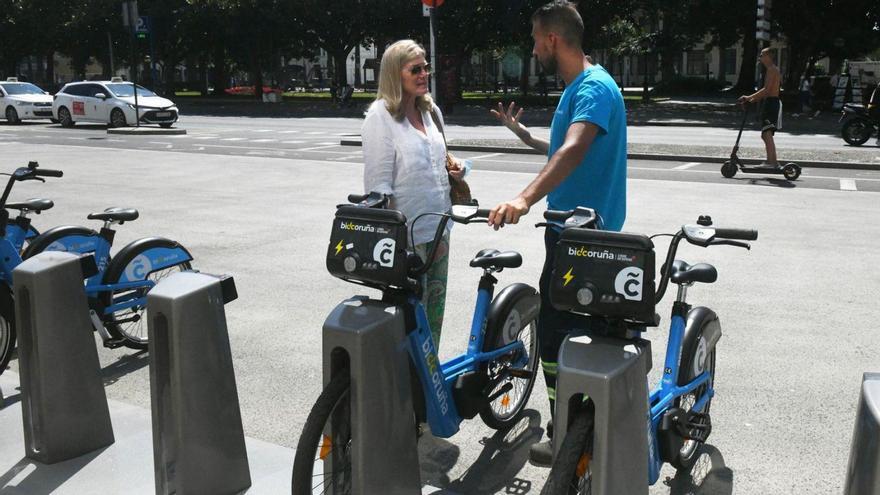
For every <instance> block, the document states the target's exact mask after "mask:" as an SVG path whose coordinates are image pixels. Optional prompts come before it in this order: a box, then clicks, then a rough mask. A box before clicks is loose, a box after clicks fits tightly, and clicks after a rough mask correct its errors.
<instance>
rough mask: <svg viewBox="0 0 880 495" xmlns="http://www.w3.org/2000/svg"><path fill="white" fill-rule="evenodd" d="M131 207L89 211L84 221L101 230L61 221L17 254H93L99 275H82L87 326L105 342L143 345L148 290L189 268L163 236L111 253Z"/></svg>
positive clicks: (133, 215)
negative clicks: (99, 223) (88, 315)
mask: <svg viewBox="0 0 880 495" xmlns="http://www.w3.org/2000/svg"><path fill="white" fill-rule="evenodd" d="M138 216H139V214H138V211H137V210H135V209H131V208H107V209H106V210H104V211H103V212H100V213H92V214H90V215H89V216H88V219H89V220H100V221H103V222H104V225H103V227H102V228H101V230H100V232H96V231H95V230H93V229H90V228H87V227H80V226H74V225H64V226H60V227H55V228H52V229H49V230H47V231H46V232H43V233H42V234H40V235H39V236H37V237H36V238H34V239H33V240H31V241H30V243H29V244H28V246H27V248H26V249H25V250H24V252H23V253H22V259H28V258H30V257H31V256H34V255H36V254H38V253H41V252H43V251H67V252H71V253H78V254H93V255H94V256H95V264H96V265H97V267H98V273H96V274H95V275H93V276H91V277H89V278H88V279H86V296H87V297H88V299H89V307H90V312H91V317H92V324H93V326H94V327H95V330H96V331H97V332H98V333H99V334H100V335H101V339H102V340H103V342H104V346H105V347H108V348H111V349H113V348H117V347H121V346H125V347H128V348H130V349H146V348H147V345H148V343H149V339H148V335H147V324H146V319H145V318H144V311H145V309H146V306H145V305H146V302H147V292H149V290H150V289H151V288H152V287H153V286H154V285H156V284H157V283H158V282H159V281H160V280H161V279H163V278H165V277H167V276H168V275H170V274H172V273H174V272H178V271H184V270H191V269H192V264H191V261H192V259H193V258H192V256H191V255H190V253H189V251H187V250H186V248H184V247H183V246H182V245H180V243H178V242H176V241H173V240H170V239H166V238H164V237H147V238H143V239H139V240H136V241H133V242H131V243H130V244H128V245H127V246H125V247H124V248H122V249H120V250H119V252H118V253H116V254H115V255H114V256H112V257H111V256H110V249H111V247H112V246H113V238H114V237H115V235H116V231H115V230H114V229H113V226H114V225H117V224H118V225H122V224H124V223H125V222H130V221H133V220H135V219H137V218H138Z"/></svg>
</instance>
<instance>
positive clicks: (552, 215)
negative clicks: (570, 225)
mask: <svg viewBox="0 0 880 495" xmlns="http://www.w3.org/2000/svg"><path fill="white" fill-rule="evenodd" d="M573 214H574V210H567V211H562V210H547V211H545V212H544V218H545V219H547V220H550V221H554V220H555V221H558V222H564V221H566V220H568V218H569V217H571V216H572V215H573Z"/></svg>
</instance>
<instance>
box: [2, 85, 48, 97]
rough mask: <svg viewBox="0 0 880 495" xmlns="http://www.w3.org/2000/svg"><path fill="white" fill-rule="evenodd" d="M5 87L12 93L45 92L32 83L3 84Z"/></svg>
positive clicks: (35, 93) (34, 93) (36, 93)
mask: <svg viewBox="0 0 880 495" xmlns="http://www.w3.org/2000/svg"><path fill="white" fill-rule="evenodd" d="M3 89H5V90H6V93H7V94H10V95H41V94H44V93H45V91H43V90H42V89H40V88H38V87H36V86H34V85H33V84H31V83H13V84H3Z"/></svg>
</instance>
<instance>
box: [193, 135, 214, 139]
mask: <svg viewBox="0 0 880 495" xmlns="http://www.w3.org/2000/svg"><path fill="white" fill-rule="evenodd" d="M193 139H217V136H198V137H194V138H193Z"/></svg>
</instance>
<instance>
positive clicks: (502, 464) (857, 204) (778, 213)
mask: <svg viewBox="0 0 880 495" xmlns="http://www.w3.org/2000/svg"><path fill="white" fill-rule="evenodd" d="M247 122H248V123H250V124H251V125H249V126H248V127H247V128H242V127H241V126H240V124H241V122H240V121H239V122H238V124H237V125H238V126H239V127H238V128H235V125H236V124H232V125H230V126H222V125H220V124H215V123H211V124H210V126H211V132H212V133H213V134H216V137H215V138H211V139H202V140H196V139H195V138H196V137H205V138H207V137H208V136H206V135H202V136H199V135H198V133H197V132H196V131H199V132H202V131H200V130H199V129H197V127H198V126H197V125H193V126H192V128H191V129H192V131H193V132H192V133H191V134H190V136H189V137H187V138H180V139H168V140H164V139H157V140H156V142H157V143H163V144H151V143H146V142H143V141H141V142H137V143H135V142H130V141H128V140H127V139H123V140H122V142H114V141H109V140H108V139H107V136H106V134H103V133H102V132H100V131H99V130H81V129H74V130H72V131H62V130H60V129H56V128H51V127H44V126H41V127H39V128H34V129H39V130H38V131H36V132H37V133H38V134H37V135H39V136H48V137H45V138H44V137H40V138H37V137H36V136H34V137H32V138H31V137H26V136H25V134H26V133H29V132H33V131H32V130H31V126H27V129H28V131H20V130H9V128H8V127H3V126H0V134H13V136H12V137H8V136H0V142H2V143H6V144H2V145H0V150H2V151H0V153H2V156H3V167H4V168H5V169H8V170H11V169H12V168H13V167H14V166H17V165H19V164H23V163H25V162H26V161H27V160H39V161H40V162H41V164H42V165H43V166H46V167H52V168H61V169H64V171H65V177H64V178H62V179H54V180H53V179H50V180H51V182H50V183H48V184H37V183H27V184H21V185H20V186H21V187H19V186H16V191H14V192H13V198H25V197H33V196H38V195H39V196H46V197H50V198H53V199H54V200H55V202H56V205H57V206H56V208H55V209H53V210H51V211H48V212H46V213H44V214H43V215H41V216H40V217H37V218H36V219H35V223H36V225H37V226H38V227H39V228H42V229H45V228H46V227H48V226H51V225H57V224H62V223H76V224H83V223H85V224H89V223H91V222H88V221H86V220H85V219H84V217H85V215H86V214H87V213H88V212H90V211H96V210H99V209H102V208H104V207H106V206H111V205H119V206H132V207H137V208H139V209H140V211H141V217H140V218H139V219H138V220H137V221H136V222H132V223H127V224H126V225H124V226H122V227H121V228H120V230H119V233H118V236H117V241H116V242H117V246H122V245H124V244H125V243H127V242H129V241H131V240H133V239H135V238H138V237H143V236H146V235H153V234H161V235H165V236H167V237H171V238H174V239H178V240H180V241H181V242H182V243H183V244H184V245H186V246H187V247H188V248H189V249H190V250H191V251H192V252H193V254H194V255H195V257H196V260H197V263H196V265H197V267H198V268H200V269H202V270H204V271H207V272H212V273H231V274H233V275H234V276H235V278H236V282H237V286H238V289H239V295H240V297H239V299H238V300H237V301H235V302H233V303H231V304H230V305H229V306H227V314H228V317H229V327H230V332H231V346H232V351H233V356H234V359H235V366H236V375H237V379H238V384H239V393H240V399H241V405H242V414H243V419H244V425H245V432H246V434H247V435H248V436H250V437H253V438H256V439H259V440H262V441H267V442H271V443H275V444H279V445H282V446H285V447H294V446H295V445H296V441H297V439H298V437H299V431H300V430H301V428H302V426H303V422H304V420H305V416H306V413H307V411H308V409H309V407H310V406H311V404H312V402H313V401H314V399H315V397H316V396H317V394H318V393H319V391H320V371H319V370H320V367H319V364H320V359H321V358H320V328H321V324H322V322H323V319H324V317H325V316H326V314H327V313H328V312H329V310H330V309H331V308H332V307H333V305H334V304H335V303H336V301H340V300H342V299H344V298H345V297H347V296H350V295H352V294H354V293H365V292H366V293H369V292H370V291H369V290H365V289H362V288H358V287H355V286H352V285H349V284H345V283H343V282H340V281H338V280H336V279H333V278H332V277H330V276H329V275H328V274H327V273H326V270H325V268H324V261H323V259H324V247H323V246H325V245H326V242H327V238H328V230H329V225H330V219H331V218H332V212H333V208H334V205H335V204H337V203H339V202H341V201H342V200H343V198H344V196H345V194H346V193H348V192H354V191H359V190H360V189H361V173H362V168H361V165H360V163H359V158H358V156H357V153H359V151H358V150H357V149H351V148H343V149H340V148H339V147H338V145H337V144H332V143H331V141H332V142H338V141H337V140H338V138H339V136H333V134H334V133H343V132H347V131H348V128H344V129H342V130H336V129H338V127H336V128H334V127H332V126H328V127H327V128H326V129H324V128H321V127H320V126H318V125H317V124H318V123H317V122H308V123H304V124H302V125H304V126H306V127H308V128H311V129H315V130H313V131H309V132H319V131H323V132H326V133H327V135H326V136H325V135H317V134H316V135H312V137H310V138H299V137H293V138H291V139H288V140H302V141H308V142H307V143H306V142H304V143H290V144H291V145H292V146H291V147H290V149H279V148H281V147H280V146H279V147H272V146H269V145H270V144H273V143H266V142H263V143H258V142H252V140H256V139H279V138H278V137H277V136H275V135H273V132H278V131H281V130H299V131H300V132H298V133H290V134H294V135H296V134H300V135H302V134H304V132H302V131H303V130H304V129H296V128H281V127H279V128H277V131H276V130H273V129H275V128H270V127H269V126H266V125H265V124H264V122H263V121H262V120H260V119H255V120H253V121H251V120H248V121H247ZM194 124H195V121H194ZM206 125H207V124H206ZM224 127H226V129H225V130H224ZM24 128H25V127H22V128H21V129H24ZM16 129H19V128H16ZM257 130H265V131H266V132H262V133H260V132H256V131H257ZM204 132H205V134H208V131H207V130H205V131H204ZM74 133H78V134H74ZM259 135H264V136H272V137H265V138H264V137H259ZM306 135H307V134H306ZM65 136H73V137H79V138H82V139H70V140H68V139H67V138H66V137H65ZM307 136H308V135H307ZM237 137H241V138H242V140H239V141H227V142H228V143H230V144H222V143H223V141H222V139H227V138H237ZM92 138H100V139H92ZM217 138H219V139H217ZM140 139H142V140H143V139H144V138H140ZM320 140H326V141H320ZM71 141H72V142H73V145H71V144H70V142H71ZM197 141H203V142H206V143H207V144H215V143H216V144H218V145H219V146H241V148H225V147H219V146H218V147H214V148H213V149H209V147H207V146H205V149H204V150H199V149H197V147H199V146H201V145H199V144H196V143H197ZM321 142H327V143H328V144H326V145H323V144H320V143H321ZM165 143H167V144H165ZM184 143H186V144H184ZM235 143H239V144H235ZM169 145H170V146H171V148H167V146H169ZM320 146H326V147H324V148H317V149H315V148H316V147H320ZM163 147H164V148H163ZM139 148H140V149H139ZM306 148H313V149H306ZM260 153H264V154H266V155H267V156H259V154H260ZM281 153H283V154H281ZM248 154H251V155H254V156H247V155H248ZM270 158H273V159H270ZM274 158H277V159H274ZM493 159H498V160H500V161H501V163H495V162H492V161H490V160H493ZM519 159H520V160H521V161H522V162H524V163H518V164H517V163H512V162H513V160H512V159H508V157H483V158H478V159H477V160H476V164H477V168H476V169H475V171H474V172H473V173H472V176H471V178H470V181H471V185H472V188H473V189H474V191H475V194H476V195H477V196H478V197H479V198H480V199H481V201H482V202H483V204H486V205H488V204H493V203H495V202H497V201H499V200H502V199H507V198H509V197H511V195H513V194H515V192H517V191H518V190H519V188H521V187H522V186H523V185H524V184H525V183H526V182H527V181H528V180H529V178H530V177H531V173H532V171H533V170H536V169H537V168H538V167H539V166H540V162H539V160H536V157H520V158H519ZM676 167H678V168H677V169H676ZM502 170H503V171H502ZM809 173H810V171H806V172H805V178H804V179H803V180H801V181H798V182H797V183H795V184H794V187H792V185H791V184H787V183H784V182H780V181H775V180H767V179H762V178H761V177H759V176H752V177H748V178H745V177H744V178H742V179H739V176H738V180H732V181H725V180H723V179H721V178H720V174H718V173H717V170H715V167H714V166H713V167H710V166H704V165H699V164H697V165H694V164H687V163H685V164H670V163H650V162H631V163H630V177H631V180H630V181H629V215H628V219H627V229H628V230H632V231H637V232H661V231H670V230H674V229H675V228H676V226H677V225H680V224H681V223H684V222H688V221H693V220H695V219H696V217H697V215H699V214H704V213H707V214H711V215H713V217H714V218H715V220H716V222H717V223H718V224H719V225H724V226H736V227H754V228H757V229H759V231H760V232H761V238H760V240H759V241H757V242H756V243H755V244H754V249H753V250H752V251H751V252H745V251H742V250H735V249H730V248H718V249H712V250H703V249H696V248H687V249H685V250H683V251H682V254H681V256H682V257H683V258H685V259H687V260H688V261H691V262H696V261H707V262H711V263H714V264H715V265H716V266H717V267H718V268H719V273H720V277H719V282H718V283H716V284H715V285H712V286H709V287H698V288H695V289H692V291H691V294H692V295H691V298H692V301H693V302H694V303H696V304H707V305H711V307H713V309H715V310H716V311H717V312H718V313H719V315H721V318H722V322H723V325H724V331H725V335H724V338H723V339H722V340H721V342H720V344H719V346H720V347H719V362H718V385H717V387H718V395H717V396H716V399H715V401H714V403H713V407H712V411H713V426H714V430H713V434H712V437H711V443H712V445H713V446H714V447H715V449H714V450H712V454H713V456H712V469H711V471H710V472H709V474H708V476H705V478H704V479H702V483H701V484H700V486H699V487H696V488H694V487H693V486H692V485H691V480H690V479H687V478H682V479H678V480H673V481H671V482H670V483H669V484H671V485H673V486H671V487H670V486H667V485H666V484H662V483H661V484H658V485H657V486H655V487H653V488H652V490H651V493H652V494H661V493H724V494H728V493H738V494H765V493H798V494H817V495H819V494H821V495H825V494H828V493H836V492H839V491H840V489H841V486H842V482H843V477H844V472H845V469H846V462H847V456H848V449H849V445H850V438H851V435H852V423H853V418H854V414H855V406H856V401H857V397H858V387H859V383H860V379H861V374H862V372H863V371H868V370H873V369H876V359H875V357H876V356H875V354H876V352H875V351H876V343H875V340H876V339H875V338H874V335H875V332H874V331H873V330H874V326H875V322H876V319H877V314H876V309H874V308H876V302H875V292H876V290H875V288H876V286H877V284H878V283H880V269H878V267H877V263H876V262H874V261H872V260H876V255H875V251H876V249H875V248H874V246H873V241H874V240H875V239H877V238H878V237H880V226H878V223H877V222H876V221H871V220H870V219H871V218H877V198H878V197H880V196H876V192H877V191H878V189H877V187H876V185H877V181H878V180H880V178H878V177H877V176H876V175H871V174H870V173H868V172H860V173H859V174H852V173H847V172H837V171H827V170H825V171H821V172H819V171H817V173H816V176H810V175H809ZM841 178H843V179H844V181H841ZM849 181H854V182H849ZM853 183H854V184H855V186H856V187H855V189H858V190H857V191H853V190H852V187H848V186H849V185H851V184H853ZM842 185H846V186H847V187H841V186H842ZM537 220H538V216H537V215H534V214H533V215H531V216H530V217H528V218H527V219H526V221H524V222H523V223H522V224H520V225H518V226H512V227H510V228H506V229H504V230H502V231H500V232H497V233H495V232H491V231H488V230H485V227H482V226H470V227H456V229H455V232H454V234H453V239H454V240H453V253H452V256H453V258H452V259H453V261H452V264H451V266H450V279H451V282H450V290H449V304H448V308H449V309H448V317H447V326H446V328H445V330H444V338H443V345H442V346H441V356H442V357H444V358H449V357H451V356H452V355H454V354H455V353H456V352H460V351H461V350H462V349H463V347H464V346H463V340H464V339H465V335H466V330H465V329H466V328H467V322H468V312H469V311H470V310H471V304H472V291H473V290H474V285H475V284H476V280H477V277H478V275H477V274H476V273H475V272H474V271H473V270H472V269H470V268H468V267H467V263H466V261H467V259H468V257H469V256H470V255H471V254H472V253H475V252H476V251H477V250H478V249H480V248H483V247H498V248H507V249H516V250H518V251H520V252H521V253H522V254H523V257H524V260H525V262H524V265H523V267H522V268H519V269H517V270H511V271H509V272H508V271H505V272H504V273H503V274H501V275H502V277H501V284H502V285H504V284H507V283H511V282H514V281H530V282H532V283H534V282H535V281H536V280H537V278H538V273H539V271H540V265H541V260H542V251H543V247H542V243H541V238H540V234H539V233H538V232H536V230H535V229H534V228H533V227H532V224H533V223H534V222H535V221H537ZM663 245H665V244H664V243H662V242H660V241H658V246H661V247H662V246H663ZM658 311H659V312H660V313H661V315H664V316H666V315H668V311H669V301H665V302H664V303H663V304H661V305H660V307H659V308H658ZM665 321H667V319H666V318H664V322H665ZM665 336H666V330H665V328H664V327H661V328H658V329H652V330H650V331H649V332H648V337H649V338H651V339H652V340H653V342H654V362H655V363H658V362H662V361H661V360H662V352H663V351H664V349H665V344H664V337H665ZM100 355H101V359H102V364H103V366H104V367H105V368H104V374H105V381H106V384H107V385H106V386H107V392H108V395H109V397H110V398H111V399H113V400H116V401H119V402H122V403H125V404H130V405H134V406H138V407H141V408H149V386H148V374H147V370H146V365H147V356H145V355H144V354H133V353H129V352H127V351H125V350H113V351H110V350H105V349H103V348H102V349H100ZM16 366H17V361H13V362H12V369H13V370H15V369H16ZM650 378H651V379H652V380H655V379H656V378H657V370H656V367H655V370H654V372H652V375H651V377H650ZM544 394H545V391H544V388H543V386H542V385H541V384H540V383H539V384H538V385H537V386H536V388H535V391H534V396H533V400H532V401H531V403H530V410H529V411H528V412H527V416H526V420H525V421H524V422H523V423H522V424H521V425H520V426H519V428H517V429H515V430H514V431H513V432H512V433H510V434H508V435H500V434H494V433H493V432H492V431H491V430H489V429H487V428H486V427H485V426H483V425H482V424H480V423H479V421H474V422H470V423H468V424H466V425H465V426H464V428H463V429H462V431H461V433H460V434H459V435H457V436H456V437H454V438H452V439H449V440H437V439H429V440H427V441H425V442H423V444H422V445H421V448H420V450H421V457H420V460H421V463H422V468H423V473H422V475H423V480H424V481H425V482H426V483H430V484H431V485H434V486H437V487H440V488H447V489H449V490H451V491H454V492H458V493H466V494H489V493H518V494H533V493H538V491H539V490H540V487H541V486H542V484H543V480H544V477H545V476H546V471H545V470H543V469H539V468H536V467H533V466H530V465H529V464H528V463H527V462H526V455H527V446H528V444H530V443H531V442H533V441H534V440H536V439H537V438H538V437H539V436H540V435H541V433H542V428H543V424H544V422H545V421H546V420H547V417H548V408H547V404H546V400H544ZM12 467H13V466H0V472H2V471H3V470H8V469H10V468H12ZM672 476H674V473H673V472H672V471H670V470H669V469H668V468H667V469H666V470H665V471H664V474H663V477H664V478H666V477H672ZM698 478H703V476H699V477H698ZM0 479H3V480H4V482H7V481H5V480H7V478H6V477H4V476H3V475H2V474H0ZM696 481H697V482H699V481H701V479H698V480H696Z"/></svg>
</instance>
